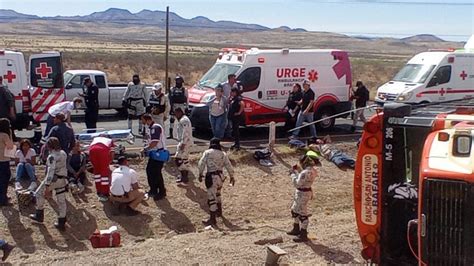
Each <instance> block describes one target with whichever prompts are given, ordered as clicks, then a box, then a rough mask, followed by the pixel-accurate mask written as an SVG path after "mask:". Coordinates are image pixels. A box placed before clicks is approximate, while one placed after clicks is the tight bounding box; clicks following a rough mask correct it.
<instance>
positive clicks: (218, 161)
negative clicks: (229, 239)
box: [198, 138, 235, 226]
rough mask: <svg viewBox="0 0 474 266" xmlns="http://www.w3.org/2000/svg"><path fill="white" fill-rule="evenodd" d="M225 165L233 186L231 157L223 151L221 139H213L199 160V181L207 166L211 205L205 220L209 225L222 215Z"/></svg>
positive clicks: (208, 197) (206, 178)
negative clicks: (207, 217) (208, 215)
mask: <svg viewBox="0 0 474 266" xmlns="http://www.w3.org/2000/svg"><path fill="white" fill-rule="evenodd" d="M224 167H225V168H226V169H227V172H228V173H229V175H230V184H231V185H232V186H233V185H234V183H235V180H234V169H233V168H232V165H231V164H230V161H229V157H227V154H226V153H225V152H223V151H222V148H221V145H220V141H219V139H217V138H213V139H211V143H210V146H209V149H208V150H206V151H204V153H203V155H202V157H201V159H200V160H199V164H198V168H199V182H202V179H203V177H204V170H205V168H207V173H206V175H205V184H206V188H207V204H208V205H209V212H210V217H209V219H208V220H205V221H203V223H204V224H205V225H206V226H207V225H212V226H215V225H216V217H221V216H222V199H221V189H222V184H223V183H224V181H225V178H224V174H223V170H224Z"/></svg>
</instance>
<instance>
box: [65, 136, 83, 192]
mask: <svg viewBox="0 0 474 266" xmlns="http://www.w3.org/2000/svg"><path fill="white" fill-rule="evenodd" d="M86 169H87V158H86V154H85V153H83V152H81V144H80V143H79V142H76V144H75V145H74V147H73V148H72V151H71V153H70V154H69V156H68V157H67V176H68V179H69V183H70V185H69V187H70V189H71V192H72V193H73V194H80V193H82V191H84V183H85V181H86Z"/></svg>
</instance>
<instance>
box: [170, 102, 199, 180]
mask: <svg viewBox="0 0 474 266" xmlns="http://www.w3.org/2000/svg"><path fill="white" fill-rule="evenodd" d="M174 114H175V116H176V119H178V126H177V130H176V133H177V134H176V135H177V139H178V147H177V149H176V155H175V164H176V166H177V167H178V170H179V172H180V175H179V176H178V178H177V179H176V182H177V183H178V184H184V185H185V184H187V183H188V174H189V153H190V152H191V147H192V146H193V144H194V141H193V127H192V125H191V120H189V118H188V117H187V116H186V115H185V114H184V110H183V109H181V107H178V108H176V109H175V110H174Z"/></svg>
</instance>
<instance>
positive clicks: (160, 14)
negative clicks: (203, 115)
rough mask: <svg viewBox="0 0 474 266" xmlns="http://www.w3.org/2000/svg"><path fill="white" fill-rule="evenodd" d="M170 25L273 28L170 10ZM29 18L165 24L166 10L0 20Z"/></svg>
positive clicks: (0, 15) (9, 13) (7, 14)
mask: <svg viewBox="0 0 474 266" xmlns="http://www.w3.org/2000/svg"><path fill="white" fill-rule="evenodd" d="M169 16H170V17H169V18H170V26H173V27H185V28H195V27H199V28H207V29H216V30H223V29H225V30H230V31H262V30H271V28H268V27H264V26H261V25H257V24H245V23H239V22H233V21H224V20H221V21H213V20H210V19H208V18H206V17H203V16H198V17H194V18H191V19H186V18H183V17H181V16H179V15H177V14H176V13H173V12H170V14H169ZM27 19H41V20H49V21H51V20H67V21H80V22H109V23H120V24H132V25H133V24H135V25H157V26H165V23H166V22H165V19H166V12H165V11H158V10H156V11H151V10H147V9H144V10H142V11H140V12H138V13H132V12H130V11H128V10H126V9H120V8H109V9H107V10H105V11H101V12H94V13H92V14H89V15H86V16H56V17H39V16H35V15H26V14H21V13H18V12H16V11H14V10H10V9H0V22H1V21H8V20H27ZM278 30H284V31H297V32H302V31H306V30H304V29H291V28H289V27H286V26H282V27H280V28H278Z"/></svg>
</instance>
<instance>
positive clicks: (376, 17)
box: [0, 0, 474, 41]
mask: <svg viewBox="0 0 474 266" xmlns="http://www.w3.org/2000/svg"><path fill="white" fill-rule="evenodd" d="M166 6H169V7H170V11H172V12H175V13H177V14H178V15H180V16H182V17H184V18H193V17H196V16H205V17H208V18H210V19H212V20H231V21H236V22H243V23H255V24H260V25H263V26H267V27H272V28H275V27H279V26H282V25H285V26H289V27H291V28H304V29H307V30H311V31H327V32H337V33H345V34H349V35H363V36H381V37H383V36H390V37H398V38H402V37H406V36H411V35H416V34H425V33H426V34H435V35H437V36H439V37H441V38H443V39H445V40H453V41H466V40H467V39H468V38H469V37H470V36H471V35H473V34H474V0H412V1H409V0H320V1H310V0H286V1H285V0H268V1H264V0H234V1H217V0H214V1H212V0H172V1H161V0H102V1H99V0H75V1H71V0H0V8H1V9H13V10H15V11H17V12H20V13H25V14H32V15H39V16H56V15H63V16H72V15H87V14H90V13H92V12H95V11H103V10H106V9H108V8H111V7H116V8H123V9H128V10H130V11H131V12H133V13H136V12H138V11H141V10H142V9H150V10H165V9H166Z"/></svg>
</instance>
